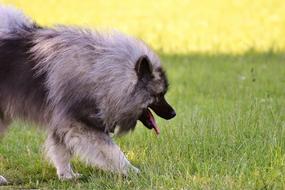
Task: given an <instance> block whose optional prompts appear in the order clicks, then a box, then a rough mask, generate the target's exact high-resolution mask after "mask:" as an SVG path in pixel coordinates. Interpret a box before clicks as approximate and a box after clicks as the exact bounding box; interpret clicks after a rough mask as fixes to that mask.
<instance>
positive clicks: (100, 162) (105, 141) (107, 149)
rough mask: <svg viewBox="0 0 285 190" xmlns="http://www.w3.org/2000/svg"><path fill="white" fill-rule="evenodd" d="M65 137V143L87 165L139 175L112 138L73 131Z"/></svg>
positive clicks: (93, 132) (101, 134)
mask: <svg viewBox="0 0 285 190" xmlns="http://www.w3.org/2000/svg"><path fill="white" fill-rule="evenodd" d="M69 133H70V134H68V135H66V136H65V143H66V144H67V146H69V147H70V149H72V150H73V151H74V153H75V154H76V155H77V156H79V157H80V158H81V159H83V160H84V161H86V162H87V163H89V164H91V165H93V166H96V167H98V168H101V169H103V170H108V171H112V172H116V173H121V174H124V175H127V174H128V173H129V172H134V173H139V169H137V168H136V167H134V166H132V165H131V164H130V162H129V161H128V160H127V158H126V157H125V155H124V153H123V152H122V151H121V150H120V148H119V147H118V145H116V144H115V143H114V142H113V141H112V139H111V137H110V136H109V135H108V134H106V133H103V132H101V131H95V130H80V129H72V130H71V131H69Z"/></svg>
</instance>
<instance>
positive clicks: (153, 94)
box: [135, 56, 176, 134]
mask: <svg viewBox="0 0 285 190" xmlns="http://www.w3.org/2000/svg"><path fill="white" fill-rule="evenodd" d="M135 70H136V73H137V77H138V83H137V88H140V91H143V92H144V93H145V97H146V99H145V102H147V104H144V107H143V108H142V112H141V114H140V116H139V118H138V119H139V120H140V121H141V122H142V123H143V124H144V125H145V126H146V127H147V128H149V129H154V130H155V132H156V133H157V134H159V132H160V130H159V128H158V127H157V125H156V122H155V119H154V116H153V115H152V113H151V111H150V109H151V110H153V111H154V112H155V113H156V114H157V115H158V116H160V117H162V118H164V119H167V120H169V119H172V118H173V117H175V115H176V113H175V111H174V109H173V108H172V107H171V106H170V105H169V104H168V103H167V101H166V99H165V97H164V96H165V94H166V92H167V90H168V82H167V77H166V75H165V72H164V71H163V69H162V68H161V67H160V66H159V67H156V68H154V67H153V64H152V63H151V61H150V59H149V58H148V57H147V56H141V57H140V58H139V59H138V60H137V62H136V65H135Z"/></svg>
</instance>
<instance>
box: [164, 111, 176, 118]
mask: <svg viewBox="0 0 285 190" xmlns="http://www.w3.org/2000/svg"><path fill="white" fill-rule="evenodd" d="M175 116H176V112H175V111H174V110H172V111H171V112H169V113H168V115H167V117H164V119H167V120H169V119H172V118H174V117H175Z"/></svg>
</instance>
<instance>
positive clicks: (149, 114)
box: [148, 111, 160, 135]
mask: <svg viewBox="0 0 285 190" xmlns="http://www.w3.org/2000/svg"><path fill="white" fill-rule="evenodd" d="M148 116H149V121H150V122H151V124H152V127H153V129H154V131H155V133H156V134H157V135H159V133H160V129H159V127H158V126H157V125H156V122H155V120H154V117H153V115H152V114H151V112H150V111H148Z"/></svg>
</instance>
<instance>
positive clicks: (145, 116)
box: [139, 108, 160, 135]
mask: <svg viewBox="0 0 285 190" xmlns="http://www.w3.org/2000/svg"><path fill="white" fill-rule="evenodd" d="M139 120H140V121H141V122H142V123H143V124H144V126H146V127H147V128H148V129H154V131H155V133H156V134H157V135H159V133H160V129H159V127H158V126H157V124H156V122H155V119H154V117H153V115H152V113H151V111H150V110H149V109H148V108H146V109H144V110H143V112H142V114H141V116H140V118H139Z"/></svg>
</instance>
